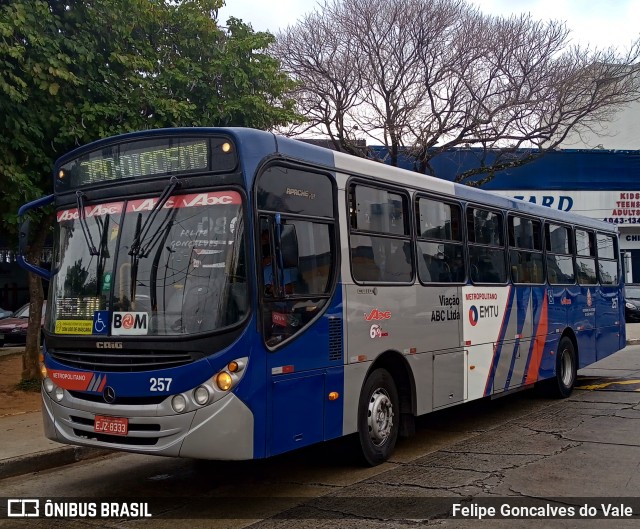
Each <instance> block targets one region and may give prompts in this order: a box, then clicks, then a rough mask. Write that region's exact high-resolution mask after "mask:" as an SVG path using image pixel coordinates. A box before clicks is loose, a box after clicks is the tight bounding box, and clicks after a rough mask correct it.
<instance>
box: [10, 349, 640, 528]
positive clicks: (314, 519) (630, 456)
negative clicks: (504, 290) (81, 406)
mask: <svg viewBox="0 0 640 529" xmlns="http://www.w3.org/2000/svg"><path fill="white" fill-rule="evenodd" d="M582 374H583V375H589V377H588V378H585V377H583V378H581V379H580V381H579V385H580V386H582V387H584V388H585V389H578V390H576V391H574V393H573V395H572V396H571V397H570V398H569V399H566V400H552V399H547V398H543V397H539V396H538V395H537V394H536V393H535V392H533V391H526V392H521V393H516V394H514V395H510V396H507V397H504V398H501V399H497V400H494V401H490V400H487V401H481V402H475V403H470V404H467V405H464V406H459V407H456V408H451V409H449V410H445V411H441V412H437V413H434V414H431V415H429V416H425V417H422V418H420V420H419V423H418V429H417V430H418V431H417V434H416V435H415V436H414V437H412V438H410V439H405V440H401V441H400V443H399V446H398V448H397V451H396V453H395V455H394V457H393V458H392V460H391V461H389V462H387V463H385V464H383V465H380V466H378V467H375V468H362V467H359V466H357V465H356V464H354V463H353V461H352V459H351V458H350V454H349V450H348V448H349V447H348V442H344V441H340V442H335V443H327V444H324V445H320V446H316V447H311V448H308V449H303V450H299V451H297V452H294V453H291V454H288V455H283V456H279V457H276V458H272V459H269V460H265V461H247V462H205V461H194V460H182V459H164V458H156V457H150V456H140V455H131V454H118V455H115V456H108V457H104V458H99V459H96V460H91V461H86V462H82V463H78V464H75V465H70V466H66V467H62V468H58V469H53V470H50V471H46V472H41V473H38V474H32V475H25V476H21V477H16V478H9V479H5V480H3V481H2V482H0V486H1V490H2V493H1V494H2V496H4V497H10V498H34V497H37V498H42V499H43V501H44V499H46V498H52V499H54V501H56V500H55V499H59V498H63V497H66V498H72V499H74V501H76V502H81V503H82V502H85V503H86V502H95V501H102V500H106V499H107V498H118V500H119V501H128V502H132V503H134V502H146V503H148V504H149V509H150V512H151V514H152V518H145V519H141V520H126V519H113V518H112V519H91V520H87V519H73V517H67V518H66V519H57V520H52V519H42V518H39V519H30V520H29V521H28V525H27V522H26V521H23V520H16V519H0V527H27V526H28V527H43V528H44V527H87V525H88V526H90V527H109V528H113V527H140V526H144V527H147V526H148V527H154V528H155V527H171V528H172V529H178V528H183V527H184V528H189V529H193V528H196V527H214V528H239V527H246V526H251V527H256V528H271V527H336V528H338V527H340V528H343V527H358V528H360V527H362V528H364V527H367V528H369V527H415V526H416V525H420V526H422V525H429V526H435V525H437V526H439V527H476V526H477V524H478V521H477V520H475V519H472V518H474V516H470V517H469V518H466V519H465V518H461V516H459V515H456V516H454V515H453V509H454V504H461V505H465V506H469V505H471V504H474V503H478V502H479V504H480V505H481V506H483V505H484V506H485V507H487V506H490V505H495V507H496V508H497V509H498V512H499V511H500V509H501V508H504V506H505V505H509V506H512V504H513V505H515V506H516V507H517V508H519V507H518V506H521V505H524V506H528V505H530V504H532V501H533V500H532V498H534V499H537V501H538V503H536V505H538V504H540V502H542V504H543V505H548V504H549V502H551V504H552V507H554V506H555V507H556V508H558V506H563V507H564V508H569V507H572V508H575V509H576V510H577V509H579V507H580V506H581V505H584V504H588V506H589V507H592V504H593V505H594V506H597V508H598V514H597V515H596V516H597V518H598V519H591V520H576V519H574V518H575V516H574V517H571V516H567V517H562V516H555V515H554V516H552V519H545V520H535V519H530V520H519V521H517V522H516V521H515V520H513V519H497V518H499V517H500V516H494V517H489V518H488V519H484V520H483V522H482V523H484V524H487V526H490V527H521V526H529V525H530V526H531V527H533V526H536V527H578V526H579V527H613V526H615V527H616V528H625V527H638V526H639V525H640V521H639V520H638V519H637V518H635V519H629V517H628V516H623V517H622V519H620V518H615V519H611V518H612V514H613V510H612V509H618V510H620V505H621V504H625V503H626V507H622V509H623V513H624V509H625V508H628V506H629V505H630V506H631V508H632V509H633V512H634V513H635V515H638V513H640V499H639V498H640V472H638V469H639V466H640V392H639V391H638V390H640V346H630V347H627V348H626V349H625V350H624V351H622V352H620V353H617V354H616V355H614V356H613V357H611V358H609V359H607V360H605V361H604V362H603V363H600V364H598V365H597V366H596V368H590V369H588V370H583V371H582ZM603 376H604V377H605V378H603ZM487 497H488V498H492V499H491V500H490V501H489V500H486V498H487ZM600 498H602V499H600ZM114 501H115V500H114ZM602 504H604V509H608V511H607V515H608V518H607V519H603V517H604V514H603V511H602V509H603V506H602ZM608 505H611V506H612V507H608ZM487 508H488V507H487ZM510 508H511V507H510ZM545 508H548V507H545ZM477 517H478V516H477V513H476V516H475V518H477Z"/></svg>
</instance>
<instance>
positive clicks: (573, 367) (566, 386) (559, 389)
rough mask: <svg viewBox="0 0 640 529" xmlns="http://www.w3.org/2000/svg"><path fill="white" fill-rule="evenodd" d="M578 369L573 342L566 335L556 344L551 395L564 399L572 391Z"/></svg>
mask: <svg viewBox="0 0 640 529" xmlns="http://www.w3.org/2000/svg"><path fill="white" fill-rule="evenodd" d="M577 371H578V360H577V355H576V350H575V347H574V345H573V342H572V341H571V339H570V338H568V337H567V336H565V337H563V338H562V339H561V340H560V343H559V344H558V353H557V355H556V376H555V378H554V379H552V382H553V384H552V385H551V388H550V389H551V391H552V395H553V396H554V397H557V398H561V399H566V398H567V397H568V396H569V395H571V392H572V391H573V386H574V385H575V383H576V377H577Z"/></svg>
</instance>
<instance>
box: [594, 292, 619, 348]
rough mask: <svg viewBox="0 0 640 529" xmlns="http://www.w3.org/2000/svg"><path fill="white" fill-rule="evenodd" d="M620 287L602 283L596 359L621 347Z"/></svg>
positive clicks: (597, 311)
mask: <svg viewBox="0 0 640 529" xmlns="http://www.w3.org/2000/svg"><path fill="white" fill-rule="evenodd" d="M619 290H620V288H619V287H618V286H617V285H615V286H607V285H601V286H600V288H598V290H597V291H598V294H597V301H596V325H597V329H596V360H602V359H603V358H606V357H607V356H609V355H610V354H612V353H614V352H615V351H617V350H618V349H620V338H619V334H620V325H621V319H622V316H621V315H622V311H623V309H624V307H622V309H621V305H622V304H623V303H624V300H623V299H620V295H619Z"/></svg>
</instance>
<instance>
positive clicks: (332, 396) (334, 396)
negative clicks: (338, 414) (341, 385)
mask: <svg viewBox="0 0 640 529" xmlns="http://www.w3.org/2000/svg"><path fill="white" fill-rule="evenodd" d="M339 398H340V393H338V392H337V391H332V392H331V393H329V400H338V399H339Z"/></svg>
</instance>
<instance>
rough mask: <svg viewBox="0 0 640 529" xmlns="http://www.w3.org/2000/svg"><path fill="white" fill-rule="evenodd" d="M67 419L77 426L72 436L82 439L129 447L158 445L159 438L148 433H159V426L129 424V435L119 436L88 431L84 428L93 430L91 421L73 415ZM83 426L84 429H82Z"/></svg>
mask: <svg viewBox="0 0 640 529" xmlns="http://www.w3.org/2000/svg"><path fill="white" fill-rule="evenodd" d="M69 418H70V419H71V421H72V422H73V423H74V424H75V425H77V426H78V428H74V429H73V433H74V435H76V436H77V437H80V438H83V439H93V440H96V441H100V442H101V443H110V444H113V443H115V444H120V445H131V446H154V445H156V444H158V439H159V438H158V437H157V436H154V435H149V433H152V432H160V425H159V424H135V423H131V422H130V423H129V434H128V435H126V436H121V435H108V434H103V433H97V432H92V431H88V430H87V429H86V427H90V428H93V419H85V418H83V417H76V416H73V415H72V416H71V417H69ZM83 426H84V427H85V428H82V427H83Z"/></svg>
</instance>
